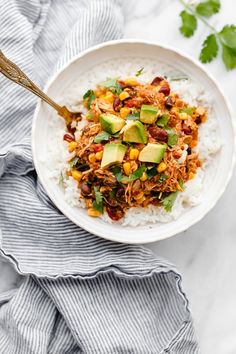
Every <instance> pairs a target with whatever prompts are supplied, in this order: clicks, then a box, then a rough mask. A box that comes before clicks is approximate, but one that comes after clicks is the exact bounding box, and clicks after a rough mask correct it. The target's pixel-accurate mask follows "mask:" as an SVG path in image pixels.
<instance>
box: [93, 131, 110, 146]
mask: <svg viewBox="0 0 236 354" xmlns="http://www.w3.org/2000/svg"><path fill="white" fill-rule="evenodd" d="M110 136H111V135H110V134H109V133H107V132H101V133H99V134H97V135H96V136H95V138H94V142H95V143H96V144H97V143H101V142H102V141H107V140H109V138H110Z"/></svg>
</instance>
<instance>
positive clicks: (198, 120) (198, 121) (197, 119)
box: [195, 116, 202, 124]
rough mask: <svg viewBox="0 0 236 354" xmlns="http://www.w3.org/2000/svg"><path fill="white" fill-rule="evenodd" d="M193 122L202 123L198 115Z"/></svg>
mask: <svg viewBox="0 0 236 354" xmlns="http://www.w3.org/2000/svg"><path fill="white" fill-rule="evenodd" d="M195 123H196V124H201V123H202V119H201V117H200V116H198V117H197V118H196V119H195Z"/></svg>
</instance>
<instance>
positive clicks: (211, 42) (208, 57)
mask: <svg viewBox="0 0 236 354" xmlns="http://www.w3.org/2000/svg"><path fill="white" fill-rule="evenodd" d="M218 50H219V46H218V43H217V40H216V36H215V34H210V35H209V36H207V37H206V39H205V41H204V42H203V44H202V49H201V53H200V57H199V59H200V60H201V62H202V63H210V62H211V61H212V60H213V59H214V58H215V57H216V56H217V53H218Z"/></svg>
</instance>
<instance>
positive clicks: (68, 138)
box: [63, 134, 75, 143]
mask: <svg viewBox="0 0 236 354" xmlns="http://www.w3.org/2000/svg"><path fill="white" fill-rule="evenodd" d="M63 139H64V140H65V141H68V143H70V142H71V141H74V140H75V138H74V137H73V136H72V135H70V134H65V135H64V136H63Z"/></svg>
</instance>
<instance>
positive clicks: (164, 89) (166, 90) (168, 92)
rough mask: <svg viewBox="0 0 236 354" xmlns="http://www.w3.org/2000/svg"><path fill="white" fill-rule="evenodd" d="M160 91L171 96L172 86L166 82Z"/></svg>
mask: <svg viewBox="0 0 236 354" xmlns="http://www.w3.org/2000/svg"><path fill="white" fill-rule="evenodd" d="M159 92H160V93H163V94H164V95H165V96H169V94H170V86H169V85H168V83H165V84H164V85H163V86H161V88H160V90H159Z"/></svg>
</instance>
